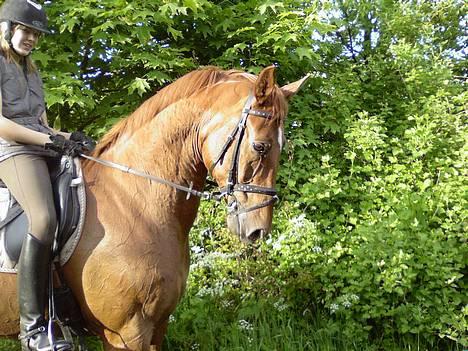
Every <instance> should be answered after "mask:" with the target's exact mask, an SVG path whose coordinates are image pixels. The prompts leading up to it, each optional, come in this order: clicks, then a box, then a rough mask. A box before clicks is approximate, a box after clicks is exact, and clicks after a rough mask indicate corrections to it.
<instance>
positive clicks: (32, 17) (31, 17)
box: [0, 0, 51, 34]
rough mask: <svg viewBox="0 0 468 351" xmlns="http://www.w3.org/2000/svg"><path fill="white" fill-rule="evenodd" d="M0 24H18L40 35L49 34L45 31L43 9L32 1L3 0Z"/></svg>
mask: <svg viewBox="0 0 468 351" xmlns="http://www.w3.org/2000/svg"><path fill="white" fill-rule="evenodd" d="M0 22H8V23H10V24H14V23H19V24H22V25H23V26H26V27H29V28H32V29H35V30H37V31H39V32H42V33H46V34H50V33H51V32H50V31H49V30H48V29H47V15H46V13H45V11H44V9H43V8H42V6H41V5H40V4H38V3H37V2H35V1H33V0H5V2H4V3H3V5H2V6H1V7H0Z"/></svg>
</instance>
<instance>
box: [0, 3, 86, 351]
mask: <svg viewBox="0 0 468 351" xmlns="http://www.w3.org/2000/svg"><path fill="white" fill-rule="evenodd" d="M42 33H50V31H49V30H48V29H47V17H46V14H45V12H44V10H43V8H42V7H41V5H39V4H38V3H36V2H34V1H33V0H5V1H4V3H3V5H2V6H1V7H0V97H1V104H0V179H1V180H2V181H3V182H4V183H5V184H6V186H7V187H8V189H9V190H10V192H11V193H12V194H13V196H14V197H15V199H16V200H17V201H18V203H19V204H20V205H21V207H22V208H23V209H24V211H25V212H26V215H27V217H28V222H29V234H28V235H27V236H26V237H25V239H24V242H23V248H22V251H21V255H20V258H19V261H18V297H19V310H20V337H19V338H20V340H21V345H22V350H34V351H46V350H50V344H49V340H48V335H47V332H46V330H47V328H46V319H45V309H46V305H47V303H46V300H47V287H48V266H49V263H50V260H51V245H52V243H53V239H54V234H55V231H56V226H57V220H56V212H55V207H54V200H53V194H52V187H51V181H50V177H49V170H48V163H49V161H51V160H54V159H56V158H57V156H58V155H60V154H68V155H73V156H75V155H76V154H78V153H79V152H82V151H84V150H83V148H82V147H80V145H81V143H82V142H86V143H88V144H90V143H91V144H92V139H90V138H89V137H87V136H86V135H84V134H83V133H81V132H74V133H71V134H69V133H63V132H59V131H56V130H54V129H52V128H50V127H49V126H48V124H47V117H46V112H45V102H44V91H43V87H42V81H41V78H40V76H39V74H38V72H37V69H36V66H35V65H34V63H33V61H32V59H31V57H30V53H31V51H32V50H33V49H34V47H35V46H36V44H37V42H38V40H39V37H40V35H41V34H42ZM89 149H90V148H89ZM55 345H56V348H55V350H60V351H65V350H71V344H70V343H68V342H66V341H65V340H57V341H56V342H55Z"/></svg>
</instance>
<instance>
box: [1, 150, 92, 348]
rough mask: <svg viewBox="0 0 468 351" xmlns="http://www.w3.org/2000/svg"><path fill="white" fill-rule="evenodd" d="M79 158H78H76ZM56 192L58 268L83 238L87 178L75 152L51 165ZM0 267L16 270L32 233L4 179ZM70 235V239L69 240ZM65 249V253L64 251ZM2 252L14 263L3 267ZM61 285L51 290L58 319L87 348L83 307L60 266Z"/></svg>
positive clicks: (66, 332)
mask: <svg viewBox="0 0 468 351" xmlns="http://www.w3.org/2000/svg"><path fill="white" fill-rule="evenodd" d="M75 161H76V162H75ZM50 177H51V182H52V188H53V192H54V202H55V210H56V212H57V221H58V226H57V230H56V233H55V242H54V252H53V255H54V258H55V262H56V268H58V266H60V265H61V264H63V263H64V262H66V261H67V260H68V258H69V257H70V256H71V254H72V253H73V250H74V248H75V247H76V244H77V242H78V240H79V238H80V235H81V229H82V225H83V222H82V221H83V217H84V212H85V207H86V206H85V204H86V199H85V196H84V192H85V191H84V181H83V179H82V177H81V169H80V167H79V162H78V161H77V160H74V159H73V158H72V157H71V156H62V157H61V158H60V159H57V162H55V163H54V164H53V165H52V166H51V169H50ZM0 218H3V220H1V221H0V271H2V272H9V273H14V272H15V271H16V269H14V268H13V265H14V266H16V263H17V262H18V259H19V256H20V253H21V247H22V244H23V240H24V237H25V236H26V235H27V233H28V219H27V216H26V214H25V212H24V211H23V209H22V208H21V206H20V205H19V204H18V202H17V201H16V200H15V198H14V197H13V196H12V195H11V193H10V192H9V190H8V189H7V188H6V186H5V184H3V183H1V182H0ZM69 239H70V240H69ZM64 252H65V254H64ZM2 255H6V256H8V258H9V260H10V261H11V264H8V265H7V268H2V267H1V263H2V262H1V260H2ZM56 272H57V276H56V278H57V279H58V282H59V286H55V285H54V288H53V298H52V299H51V296H52V295H51V294H50V291H49V304H50V303H53V305H54V309H55V318H56V319H55V321H56V322H58V323H59V326H60V329H61V331H62V334H63V335H64V337H65V339H66V340H68V341H70V342H72V343H73V341H74V340H73V339H74V337H78V340H79V342H80V346H79V348H78V349H79V350H87V348H86V346H84V339H83V336H85V335H89V334H90V333H89V331H88V330H87V329H86V328H85V327H84V323H83V318H82V315H81V311H80V309H79V307H78V304H77V302H76V299H75V297H74V295H73V293H72V292H71V290H70V289H69V288H68V286H67V285H66V283H65V280H64V279H63V277H62V276H61V272H60V269H56Z"/></svg>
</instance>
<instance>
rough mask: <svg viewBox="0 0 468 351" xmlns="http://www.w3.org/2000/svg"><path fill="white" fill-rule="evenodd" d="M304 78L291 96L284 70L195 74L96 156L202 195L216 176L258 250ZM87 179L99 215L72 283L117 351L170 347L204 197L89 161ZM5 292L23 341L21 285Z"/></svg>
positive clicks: (89, 217)
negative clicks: (291, 104)
mask: <svg viewBox="0 0 468 351" xmlns="http://www.w3.org/2000/svg"><path fill="white" fill-rule="evenodd" d="M304 81H305V78H303V79H301V80H300V81H297V82H295V83H292V84H289V85H287V86H285V87H282V88H280V87H278V86H277V85H276V82H275V68H274V67H268V68H266V69H264V70H263V71H262V72H261V73H260V74H259V76H258V78H257V77H255V76H254V75H251V74H247V73H244V72H239V71H222V70H220V69H217V68H214V67H210V68H205V69H201V70H197V71H194V72H191V73H189V74H187V75H185V76H184V77H182V78H180V79H179V80H177V81H176V82H174V83H173V84H171V85H169V86H167V87H165V88H164V89H162V90H161V91H160V92H159V93H157V94H156V95H155V96H153V97H152V98H150V99H149V100H147V101H146V102H144V103H143V104H142V105H141V106H140V107H139V108H138V109H137V110H136V111H135V112H134V113H133V114H132V115H130V116H129V117H127V118H126V119H123V120H122V121H121V122H119V123H118V124H117V125H116V126H114V127H113V128H112V129H111V131H110V132H109V133H108V134H107V135H105V136H104V138H103V139H102V140H101V142H100V143H99V144H98V146H97V148H96V150H95V151H94V153H93V156H94V157H99V158H100V159H104V160H109V161H113V162H116V163H119V164H124V165H127V166H129V167H132V168H134V169H139V170H143V171H145V172H147V173H149V174H153V175H155V176H157V177H160V178H163V179H166V180H169V181H172V182H174V183H176V184H179V185H183V186H187V187H189V186H190V184H191V186H192V187H193V189H198V190H200V189H203V186H204V183H205V178H206V176H207V174H208V171H209V170H210V171H211V173H212V176H213V178H214V179H215V181H216V182H217V183H218V184H219V185H220V186H221V187H224V190H223V194H224V195H225V196H226V197H227V199H228V203H229V205H230V211H229V215H228V219H227V222H228V226H229V229H230V230H231V231H232V232H234V233H235V234H237V235H238V236H239V237H240V238H241V240H243V241H245V242H252V241H254V240H256V239H258V238H260V237H262V236H264V235H266V234H267V233H268V232H269V231H270V228H271V222H272V212H273V202H274V198H275V192H274V187H275V176H276V173H277V167H278V163H279V158H280V152H281V148H282V146H283V125H284V119H285V117H286V113H287V101H288V99H289V98H290V97H291V96H293V95H294V94H295V93H296V91H297V90H298V89H299V87H300V86H301V84H302V83H303V82H304ZM246 101H249V102H248V103H247V104H246ZM247 117H248V118H247ZM240 121H241V122H242V121H243V122H242V123H243V124H244V126H243V127H242V126H241V127H239V126H240V125H241V124H242V123H240ZM233 131H237V132H235V133H234V132H233ZM229 136H231V139H233V140H232V141H228V140H230V139H229ZM83 172H84V175H85V179H86V184H87V187H86V192H87V201H88V203H87V213H86V219H85V225H84V230H83V235H82V237H81V240H80V242H79V244H78V246H77V248H76V250H75V252H74V254H73V255H72V257H71V258H70V260H69V261H68V262H67V263H66V264H65V265H64V267H63V273H64V276H65V278H66V281H67V283H68V285H69V286H70V288H71V289H72V291H73V293H74V295H75V296H76V298H77V300H78V303H79V305H80V308H81V310H82V312H83V315H84V318H85V321H86V323H87V327H88V328H89V329H90V330H91V331H92V332H93V333H95V334H96V335H99V336H100V337H101V339H102V341H103V343H104V347H105V350H106V351H109V350H133V351H146V350H160V349H161V345H162V342H163V338H164V334H165V332H166V328H167V324H168V318H169V316H170V314H171V313H172V312H173V311H174V309H175V307H176V305H177V303H178V301H179V300H180V298H181V296H182V293H183V291H184V288H185V284H186V280H187V275H188V270H189V247H188V244H189V240H188V233H189V231H190V228H191V226H192V224H193V222H194V220H195V216H196V214H197V209H198V205H199V201H200V199H199V198H197V197H195V196H192V197H190V198H189V199H187V198H186V193H184V192H182V191H180V190H176V189H174V188H172V187H170V186H167V185H161V184H158V183H156V182H153V181H151V180H148V179H146V178H143V177H138V176H135V175H132V174H126V173H122V172H120V171H118V170H115V169H113V168H109V167H105V166H103V165H100V164H97V163H94V162H92V161H89V160H84V161H83ZM230 174H231V176H230ZM228 183H231V184H228ZM0 286H1V290H0V301H1V302H0V335H6V336H8V335H10V336H12V335H15V334H17V333H18V329H19V318H18V305H17V291H16V276H15V275H14V274H0Z"/></svg>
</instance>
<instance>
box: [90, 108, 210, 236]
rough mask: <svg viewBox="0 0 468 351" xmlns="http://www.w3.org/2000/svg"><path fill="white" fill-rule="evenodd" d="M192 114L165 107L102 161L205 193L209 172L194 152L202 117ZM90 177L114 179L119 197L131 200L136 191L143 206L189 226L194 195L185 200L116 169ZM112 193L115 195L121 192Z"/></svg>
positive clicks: (195, 201) (123, 138) (121, 140)
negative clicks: (180, 218)
mask: <svg viewBox="0 0 468 351" xmlns="http://www.w3.org/2000/svg"><path fill="white" fill-rule="evenodd" d="M194 110H195V109H194V108H187V107H186V106H185V107H184V106H174V107H169V108H168V109H166V110H165V111H163V112H162V113H160V114H159V115H158V116H157V117H155V118H153V119H152V120H151V121H149V122H147V123H146V124H144V125H142V126H140V128H139V129H138V130H135V131H133V132H129V131H127V132H125V133H123V134H122V135H121V136H120V137H119V139H118V140H117V141H116V142H115V144H114V145H113V146H112V147H111V148H110V149H109V150H107V151H106V152H104V153H103V154H102V155H101V158H102V159H106V160H110V161H113V162H116V163H119V164H123V165H126V166H129V167H131V168H134V169H137V170H142V171H145V172H147V173H148V174H152V175H155V176H157V177H160V178H162V179H165V180H169V181H172V182H174V183H177V184H180V185H184V186H189V185H190V182H192V183H193V188H194V189H197V190H201V189H203V186H204V183H205V179H206V175H207V170H206V168H205V166H204V165H203V162H202V160H201V156H200V154H199V150H198V143H199V141H198V137H199V135H198V133H199V125H200V117H201V113H196V112H194ZM93 167H96V166H94V165H93ZM89 173H93V174H92V175H91V176H92V177H93V178H94V180H95V182H96V183H103V184H107V183H108V180H114V181H113V182H112V184H118V185H117V187H119V188H120V190H122V191H121V194H124V195H125V196H128V197H129V200H130V198H131V197H132V196H134V195H132V193H133V194H134V193H138V196H139V197H140V201H142V202H145V204H146V206H149V207H151V206H154V207H155V208H154V209H152V210H155V211H157V212H158V214H159V215H164V213H165V214H167V215H168V216H169V215H171V216H173V215H174V213H175V214H177V215H178V216H179V217H185V218H187V219H188V220H186V221H185V222H187V223H186V225H187V227H188V228H189V227H190V226H191V224H192V223H190V222H193V219H194V218H195V215H196V210H197V208H198V204H199V200H198V198H193V197H192V198H191V199H190V200H189V201H187V200H186V194H185V193H183V192H182V191H178V190H175V189H173V188H171V187H169V186H166V185H161V184H156V183H154V182H148V180H147V179H144V178H141V177H137V176H134V175H125V174H122V173H121V172H119V171H117V170H110V169H106V170H103V169H102V168H100V170H99V171H97V172H89ZM115 191H116V192H119V189H116V190H115ZM119 196H121V195H119ZM131 200H133V199H131ZM161 203H163V204H164V206H161ZM149 207H147V210H148V212H149V213H150V212H152V210H150V208H149ZM161 212H164V213H161ZM190 219H192V220H190Z"/></svg>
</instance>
